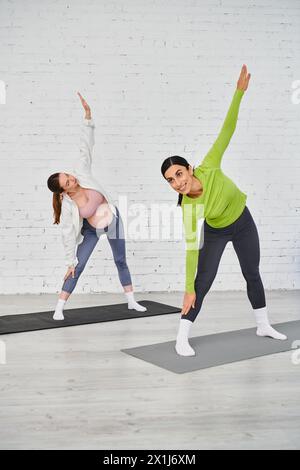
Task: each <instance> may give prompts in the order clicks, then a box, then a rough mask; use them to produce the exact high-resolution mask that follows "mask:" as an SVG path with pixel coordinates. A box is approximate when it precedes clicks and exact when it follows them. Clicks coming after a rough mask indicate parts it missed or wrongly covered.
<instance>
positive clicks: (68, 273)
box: [64, 266, 75, 281]
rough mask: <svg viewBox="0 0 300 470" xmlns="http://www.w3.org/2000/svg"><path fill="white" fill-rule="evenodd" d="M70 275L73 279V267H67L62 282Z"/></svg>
mask: <svg viewBox="0 0 300 470" xmlns="http://www.w3.org/2000/svg"><path fill="white" fill-rule="evenodd" d="M70 274H72V277H73V278H74V276H75V268H74V266H69V267H68V271H67V273H66V275H65V277H64V281H65V280H66V279H68V277H69V276H70Z"/></svg>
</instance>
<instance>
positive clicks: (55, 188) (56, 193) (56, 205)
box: [47, 173, 64, 224]
mask: <svg viewBox="0 0 300 470" xmlns="http://www.w3.org/2000/svg"><path fill="white" fill-rule="evenodd" d="M47 185H48V188H49V189H50V191H52V192H53V196H52V207H53V210H54V213H53V215H54V222H53V223H54V224H59V223H60V214H61V206H62V199H63V194H62V193H63V192H64V190H63V188H61V187H60V184H59V173H54V174H53V175H51V176H49V178H48V181H47Z"/></svg>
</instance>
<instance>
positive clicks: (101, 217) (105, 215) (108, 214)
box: [87, 202, 113, 228]
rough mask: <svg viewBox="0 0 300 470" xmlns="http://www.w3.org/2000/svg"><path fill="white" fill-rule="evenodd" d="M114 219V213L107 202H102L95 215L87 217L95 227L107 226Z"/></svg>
mask: <svg viewBox="0 0 300 470" xmlns="http://www.w3.org/2000/svg"><path fill="white" fill-rule="evenodd" d="M112 220H113V213H112V210H111V209H110V207H109V204H108V203H107V202H104V203H102V204H100V206H99V207H98V209H97V210H96V212H95V213H94V215H92V216H91V217H88V218H87V221H88V222H89V224H91V225H92V226H93V227H95V228H104V227H107V225H109V224H110V223H111V222H112Z"/></svg>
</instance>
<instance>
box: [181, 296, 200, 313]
mask: <svg viewBox="0 0 300 470" xmlns="http://www.w3.org/2000/svg"><path fill="white" fill-rule="evenodd" d="M195 302H196V294H195V293H192V294H189V293H188V292H186V293H185V294H184V299H183V307H182V309H181V314H182V315H187V314H188V313H189V310H190V308H191V307H193V308H194V307H195Z"/></svg>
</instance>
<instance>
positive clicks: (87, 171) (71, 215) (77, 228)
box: [60, 118, 117, 267]
mask: <svg viewBox="0 0 300 470" xmlns="http://www.w3.org/2000/svg"><path fill="white" fill-rule="evenodd" d="M94 128H95V124H94V121H93V119H85V118H84V119H83V123H82V129H81V136H80V148H79V150H80V154H79V158H78V160H77V161H76V162H75V164H74V165H73V168H72V169H71V170H70V171H61V172H60V173H70V174H72V175H73V176H75V178H77V180H78V183H79V184H80V186H81V187H83V188H90V189H96V190H97V191H99V192H100V193H101V194H103V196H104V197H105V198H106V200H107V202H108V204H110V209H111V210H112V212H113V213H114V214H115V215H117V214H116V210H115V205H114V202H113V198H112V196H111V195H110V193H108V192H107V191H106V190H105V189H104V188H103V186H102V185H101V184H100V183H99V182H98V181H97V180H96V179H95V178H94V177H93V175H92V174H91V164H92V152H93V146H94V143H95V137H94ZM60 224H61V229H62V232H61V235H62V242H63V245H64V249H65V259H66V266H67V267H69V266H71V265H73V266H76V264H77V263H78V259H77V256H76V250H77V246H78V245H79V244H80V243H81V242H82V240H83V235H82V234H81V228H82V224H83V218H82V217H81V216H80V214H79V209H78V206H77V204H76V203H75V201H73V200H72V199H71V198H70V196H69V195H68V194H67V193H66V192H64V193H63V199H62V207H61V216H60Z"/></svg>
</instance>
